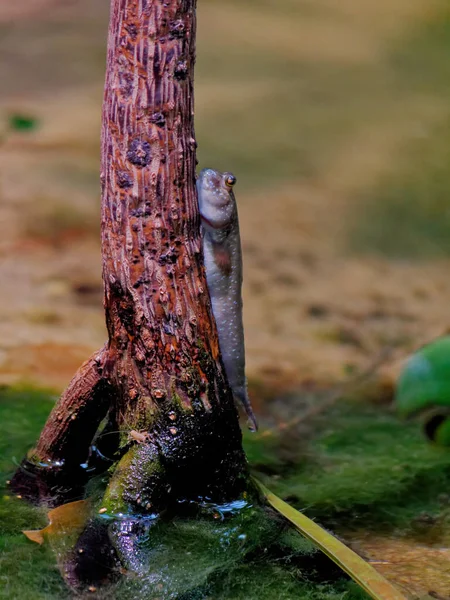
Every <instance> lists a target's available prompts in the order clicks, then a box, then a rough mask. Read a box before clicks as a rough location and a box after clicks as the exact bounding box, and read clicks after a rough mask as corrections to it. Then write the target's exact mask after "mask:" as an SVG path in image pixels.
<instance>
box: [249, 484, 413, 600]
mask: <svg viewBox="0 0 450 600" xmlns="http://www.w3.org/2000/svg"><path fill="white" fill-rule="evenodd" d="M255 481H256V483H257V485H258V487H259V488H260V489H261V491H262V493H263V494H264V496H265V498H266V500H267V502H268V503H269V504H270V505H271V506H272V507H273V508H274V509H275V510H276V511H278V512H279V513H280V514H281V515H283V517H285V518H286V519H287V520H288V521H290V522H291V523H292V524H293V525H295V527H296V528H297V529H298V531H299V532H300V533H301V534H302V535H304V536H305V537H306V538H308V539H309V540H311V542H313V543H314V544H315V545H316V546H318V548H319V549H320V550H321V551H322V552H323V553H324V554H326V555H327V556H328V557H329V558H331V560H333V561H334V562H335V563H336V564H337V565H338V566H339V567H340V568H341V569H342V570H343V571H345V572H346V573H347V575H349V576H350V577H351V578H352V579H353V580H354V581H356V583H357V584H358V585H360V586H361V587H362V589H363V590H364V591H365V592H367V594H369V596H371V597H372V598H373V599H374V600H407V598H406V597H405V596H404V595H403V594H402V593H401V592H399V591H398V590H397V589H396V588H395V587H394V586H393V585H391V584H390V583H389V582H388V581H387V580H386V579H385V578H384V577H383V576H382V575H380V574H379V573H378V572H377V571H376V570H375V569H374V568H373V567H371V566H370V565H369V564H368V563H366V562H365V561H364V560H363V559H362V558H361V557H360V556H358V555H357V554H356V553H355V552H353V550H350V548H347V546H345V545H344V544H343V543H342V542H340V541H339V540H337V539H336V538H335V537H334V536H333V535H331V534H330V533H328V532H327V531H325V529H322V527H320V526H319V525H317V524H316V523H314V521H311V519H309V518H308V517H307V516H305V515H304V514H302V513H301V512H299V511H298V510H296V509H295V508H293V507H292V506H290V505H289V504H287V503H286V502H284V501H283V500H281V498H278V496H276V495H275V494H273V493H272V492H271V491H270V490H269V489H267V488H266V487H265V485H263V484H262V483H261V482H260V481H258V480H255Z"/></svg>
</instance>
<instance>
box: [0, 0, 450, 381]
mask: <svg viewBox="0 0 450 600" xmlns="http://www.w3.org/2000/svg"><path fill="white" fill-rule="evenodd" d="M108 10H109V2H108V0H60V1H56V0H34V1H33V0H21V1H20V2H15V3H14V2H7V1H6V0H3V2H1V4H0V57H1V60H0V82H1V84H0V87H1V97H0V126H1V144H0V154H1V158H0V165H1V166H0V178H1V180H0V383H14V382H17V381H23V380H24V379H25V380H28V381H32V382H37V383H41V384H45V385H46V386H54V387H56V388H60V387H63V386H64V385H65V384H66V383H67V382H68V380H69V379H70V378H71V376H72V375H73V373H74V371H75V370H76V368H77V367H78V366H79V364H80V362H82V361H83V360H85V359H86V358H87V357H88V356H89V354H90V353H91V352H92V351H93V350H94V349H96V348H97V347H99V346H100V345H101V344H102V343H103V341H104V339H105V327H104V317H103V308H102V284H101V268H100V264H101V260H100V245H99V140H100V111H101V103H102V88H103V79H104V69H105V47H106V33H107V21H108ZM449 43H450V8H449V5H448V2H446V1H445V0H377V2H373V1H372V0H246V2H242V0H199V2H198V47H197V51H198V60H197V68H196V81H195V86H196V87H195V90H196V131H197V138H198V144H199V161H200V165H199V166H200V167H201V168H203V167H206V166H211V167H214V168H218V169H221V170H231V171H233V172H234V173H235V174H236V176H237V178H238V186H237V188H236V194H237V199H238V204H239V210H240V219H241V234H242V238H243V248H244V261H245V284H244V302H245V328H246V343H247V361H248V374H249V377H250V379H251V381H252V382H253V385H259V384H263V385H264V386H266V385H267V386H274V387H277V388H278V389H279V388H280V387H286V388H289V387H290V386H297V385H304V384H305V383H308V382H311V381H312V382H315V381H318V382H322V383H325V384H326V383H328V382H335V381H340V380H343V379H344V380H345V379H346V378H347V377H351V376H352V375H353V374H355V373H356V374H357V373H360V372H363V371H364V370H365V369H368V368H370V365H371V364H373V362H374V361H376V360H377V356H379V355H380V352H383V349H385V348H390V349H391V350H392V351H393V352H394V354H395V357H398V358H401V357H403V356H406V354H407V353H408V352H409V351H411V350H412V349H413V348H416V347H417V346H418V345H419V344H421V343H422V342H424V341H426V340H429V339H431V338H433V337H434V336H436V335H439V334H442V333H443V332H444V331H445V329H446V327H447V324H448V322H449V320H450V307H449V300H450V277H449V272H450V264H449V257H450V234H449V232H450V195H449V192H450V173H449V163H450V144H449V134H450V102H449V90H450V54H449V52H448V47H449ZM393 364H395V361H393V360H390V361H388V364H385V365H384V366H383V367H381V368H380V369H379V373H380V377H381V378H384V379H385V380H386V381H388V380H389V377H390V376H391V374H392V369H393Z"/></svg>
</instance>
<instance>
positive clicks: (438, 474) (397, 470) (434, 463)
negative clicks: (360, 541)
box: [252, 402, 450, 531]
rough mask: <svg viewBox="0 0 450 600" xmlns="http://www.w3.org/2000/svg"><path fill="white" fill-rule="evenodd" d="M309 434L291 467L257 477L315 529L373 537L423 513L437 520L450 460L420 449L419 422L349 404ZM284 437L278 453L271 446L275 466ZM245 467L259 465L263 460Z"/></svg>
mask: <svg viewBox="0 0 450 600" xmlns="http://www.w3.org/2000/svg"><path fill="white" fill-rule="evenodd" d="M311 427H312V428H313V430H314V436H313V437H312V438H311V439H310V440H309V441H308V442H307V443H306V445H305V444H302V445H300V444H299V449H298V453H297V459H296V461H294V462H293V459H292V456H291V457H290V459H289V461H288V462H284V463H282V464H281V465H280V466H279V468H278V469H277V472H275V473H271V474H270V476H268V475H265V474H264V473H262V472H261V475H260V476H261V477H262V478H263V479H264V480H265V482H266V484H267V485H268V487H270V488H271V489H273V491H274V492H275V493H277V494H278V495H281V496H283V497H285V498H288V499H289V501H290V503H291V504H294V505H295V506H296V507H298V508H301V509H304V510H305V512H306V513H307V514H308V515H309V516H313V517H317V518H319V519H320V520H321V522H322V523H328V524H330V525H332V526H339V527H340V528H342V527H343V526H348V527H355V526H356V527H360V526H362V527H364V528H366V529H367V528H373V529H375V530H377V531H380V529H383V528H385V529H386V528H387V529H392V528H405V529H407V528H408V527H409V526H410V524H411V522H412V521H413V520H414V518H415V517H417V515H419V514H420V513H423V512H427V513H431V514H435V515H437V514H439V511H440V510H441V506H440V502H439V495H441V494H443V493H447V492H448V490H449V489H450V453H449V452H448V450H443V449H439V448H437V447H434V446H430V445H429V444H427V442H426V440H425V439H424V437H423V435H422V432H421V428H420V426H419V424H418V423H415V422H404V421H402V420H400V419H398V418H397V417H396V416H395V415H394V414H391V413H390V412H388V411H386V410H385V409H382V408H376V407H373V406H367V405H361V404H359V403H356V402H355V403H342V404H340V405H338V406H336V407H335V408H334V409H333V410H330V411H328V412H327V413H326V415H323V416H322V417H321V418H320V419H317V420H316V421H315V422H314V423H311ZM285 435H286V434H283V436H280V438H279V439H278V447H277V445H276V442H274V441H273V440H272V441H271V445H272V452H274V453H275V455H278V457H279V460H281V458H280V457H282V456H283V455H284V454H285V448H284V446H283V443H284V440H283V438H284V437H285ZM303 435H304V434H303ZM291 443H292V444H295V443H296V438H295V436H293V435H292V433H291ZM255 448H256V445H255V443H253V452H254V451H255ZM252 460H253V461H254V463H255V464H256V465H258V464H260V461H261V460H262V457H261V456H260V458H259V459H258V457H257V456H253V459H252ZM275 461H276V459H275V458H272V459H271V464H272V465H273V464H274V462H275ZM263 470H264V469H263ZM263 470H262V469H261V468H260V467H259V471H263Z"/></svg>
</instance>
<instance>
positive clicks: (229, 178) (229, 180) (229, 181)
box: [225, 173, 237, 187]
mask: <svg viewBox="0 0 450 600" xmlns="http://www.w3.org/2000/svg"><path fill="white" fill-rule="evenodd" d="M236 181H237V179H236V177H235V176H234V175H232V174H231V173H228V175H227V176H226V177H225V185H227V186H228V187H233V185H234V184H235V183H236Z"/></svg>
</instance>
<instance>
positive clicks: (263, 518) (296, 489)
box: [0, 388, 450, 600]
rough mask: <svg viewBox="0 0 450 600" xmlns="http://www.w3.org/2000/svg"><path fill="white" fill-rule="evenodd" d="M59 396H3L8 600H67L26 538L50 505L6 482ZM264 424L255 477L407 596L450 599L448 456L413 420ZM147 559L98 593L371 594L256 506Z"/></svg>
mask: <svg viewBox="0 0 450 600" xmlns="http://www.w3.org/2000/svg"><path fill="white" fill-rule="evenodd" d="M53 402H54V397H52V395H51V394H49V393H48V392H45V391H40V390H35V389H31V388H22V389H19V388H16V389H8V388H3V389H2V390H1V391H0V457H1V459H0V461H1V462H0V465H1V485H2V490H1V503H0V550H1V552H0V598H5V599H8V600H9V599H11V598H24V599H28V598H29V599H30V600H31V599H40V598H42V599H60V598H61V599H63V598H67V597H71V596H70V593H69V592H68V590H67V588H66V587H65V585H64V582H63V581H62V578H61V576H60V574H59V571H58V568H57V561H56V556H55V554H53V552H52V550H51V548H50V546H49V545H48V544H44V545H42V546H38V545H37V544H35V543H33V542H31V541H30V540H28V539H26V538H25V536H24V535H23V534H22V533H21V531H22V530H24V529H26V530H29V529H39V528H41V527H43V526H45V525H46V524H47V520H46V514H45V510H44V509H39V510H37V509H34V508H31V507H29V506H27V504H25V502H24V501H23V500H21V499H18V498H16V497H14V496H11V494H10V492H9V490H8V487H7V485H5V482H6V480H7V479H8V477H9V476H11V474H12V473H13V471H14V469H15V468H16V466H17V463H18V461H19V460H20V458H21V457H22V456H23V455H24V453H25V452H26V450H27V449H28V448H29V447H30V446H31V445H32V443H33V440H34V439H35V438H36V436H37V435H38V433H39V431H40V428H41V426H42V424H43V422H44V420H45V418H46V415H47V413H48V411H49V410H50V409H51V407H52V405H53ZM296 402H298V407H299V410H300V411H301V410H302V399H301V395H299V397H298V399H297V401H296V399H295V397H291V398H290V403H291V406H292V405H293V406H294V408H295V404H296ZM273 410H276V411H278V410H279V407H277V405H276V403H274V404H273ZM269 425H270V417H267V418H266V419H265V421H263V427H262V431H261V432H260V433H258V434H250V433H248V434H246V435H245V446H246V450H247V454H248V458H249V461H250V464H251V465H252V469H253V471H254V474H255V475H257V476H258V477H259V478H260V479H262V480H263V481H264V482H265V483H266V484H267V485H268V486H269V487H270V488H271V489H272V490H273V491H275V492H276V493H278V494H279V495H280V496H282V497H284V498H286V499H287V500H288V501H289V502H290V503H291V504H293V505H294V506H296V507H298V508H300V509H302V510H304V511H305V512H306V514H308V515H309V516H311V517H314V518H315V519H316V520H317V521H318V522H319V523H320V524H322V525H323V526H325V527H327V528H328V529H330V530H332V531H333V532H334V533H336V534H337V535H339V536H340V537H341V538H343V539H344V540H345V541H347V542H348V543H350V544H351V545H352V547H353V548H354V549H355V550H356V551H358V552H359V553H361V554H362V556H364V557H365V558H366V559H368V560H372V561H373V564H374V566H375V567H376V568H378V569H379V570H380V571H381V572H382V573H383V574H384V575H385V576H386V577H388V578H389V579H391V580H392V581H393V582H394V583H397V584H398V585H400V586H401V587H402V589H403V590H404V592H405V593H406V594H407V595H408V597H410V598H427V597H428V594H430V596H429V597H430V598H442V599H445V598H448V590H449V589H450V498H449V496H448V494H447V491H448V490H449V489H450V452H448V451H447V450H445V449H438V448H435V447H432V446H430V445H429V444H427V442H426V441H425V439H424V438H423V436H422V433H421V430H420V427H419V425H418V424H417V423H415V422H410V423H406V422H403V421H400V420H399V419H398V418H397V417H396V416H395V415H393V414H392V413H391V412H390V410H389V408H387V407H386V406H383V405H381V406H380V405H378V406H376V405H372V404H370V403H366V404H362V403H358V402H354V401H345V400H343V401H341V402H340V403H339V404H337V405H335V406H334V407H333V408H330V409H328V410H325V411H323V412H322V413H320V414H319V415H317V416H316V417H315V418H314V419H313V420H310V421H305V422H303V423H302V425H301V426H300V425H295V424H292V426H291V427H290V428H289V427H288V428H287V429H284V430H283V431H280V430H279V429H277V428H276V427H274V428H271V427H270V426H269ZM140 552H141V553H142V552H143V553H144V554H143V557H144V558H143V559H142V561H143V563H144V567H142V568H143V569H144V571H142V573H143V574H142V575H141V576H140V577H139V578H138V579H137V580H136V579H131V580H128V581H127V582H126V584H123V585H122V587H120V588H118V589H117V588H116V589H115V590H114V593H113V595H112V596H110V595H107V594H104V595H102V594H100V593H98V592H92V593H90V596H92V597H99V598H100V597H104V598H110V597H117V598H123V599H127V598H157V597H165V598H179V599H180V600H181V599H184V600H188V599H192V600H201V599H205V600H206V599H213V598H214V599H217V600H220V599H223V600H225V599H227V600H228V599H229V600H232V599H240V598H242V599H253V598H255V600H256V599H258V600H259V599H264V598H267V599H269V598H280V599H286V600H294V599H296V598H302V599H308V600H309V599H311V600H338V599H339V600H340V599H342V600H343V599H344V598H345V599H346V600H357V599H361V600H362V599H363V598H366V596H365V595H364V594H363V592H361V591H360V590H359V589H358V588H357V586H356V585H355V584H353V583H351V582H349V581H348V580H347V579H346V577H344V576H343V575H342V574H341V573H340V572H339V570H338V569H337V568H336V567H335V566H334V565H333V564H332V563H330V562H329V561H328V560H327V559H326V558H325V557H323V555H321V554H320V553H319V552H317V551H315V550H314V549H313V548H312V547H311V545H310V544H309V543H308V542H306V541H305V540H303V538H301V536H299V534H297V533H296V532H294V531H293V530H290V529H289V528H288V527H287V526H286V525H285V524H283V523H282V522H281V521H280V520H279V519H275V518H274V517H273V516H271V517H270V518H268V515H267V514H263V513H261V512H258V511H256V510H255V509H254V508H251V507H247V508H245V509H243V510H242V511H241V512H238V514H237V515H236V516H234V517H232V518H231V519H228V520H227V519H224V521H223V522H222V521H220V520H219V521H217V520H216V519H212V520H208V519H205V518H203V519H199V518H194V519H189V518H184V519H182V518H177V519H176V520H175V521H174V522H170V521H169V522H167V523H164V522H163V523H160V524H158V525H157V526H156V527H155V528H154V529H151V530H150V532H149V535H148V540H147V542H146V545H144V550H143V547H142V545H141V547H140ZM149 565H150V566H149ZM135 568H137V567H135ZM163 592H164V593H165V594H166V595H164V594H163Z"/></svg>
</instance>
